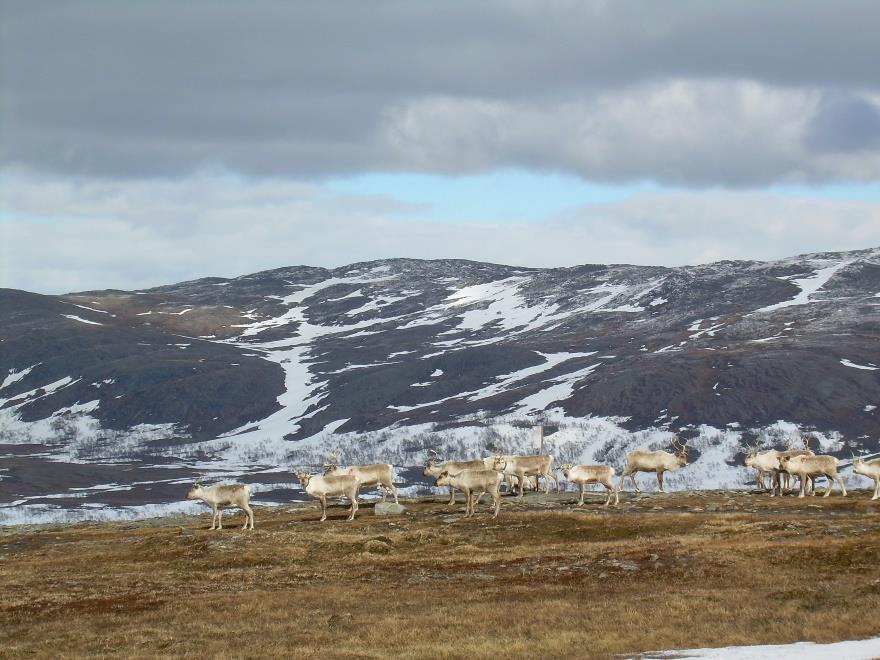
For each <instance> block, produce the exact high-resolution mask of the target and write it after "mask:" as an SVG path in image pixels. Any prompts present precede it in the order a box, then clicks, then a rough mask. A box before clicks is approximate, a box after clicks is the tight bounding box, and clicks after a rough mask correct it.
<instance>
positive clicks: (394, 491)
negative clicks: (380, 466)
mask: <svg viewBox="0 0 880 660" xmlns="http://www.w3.org/2000/svg"><path fill="white" fill-rule="evenodd" d="M388 488H390V489H391V493H392V494H393V495H394V503H395V504H399V502H398V501H397V486H395V485H394V484H388Z"/></svg>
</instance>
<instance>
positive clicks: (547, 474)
mask: <svg viewBox="0 0 880 660" xmlns="http://www.w3.org/2000/svg"><path fill="white" fill-rule="evenodd" d="M544 478H545V479H546V480H547V494H548V495H549V494H550V480H551V479H553V483H555V484H556V492H557V493H558V492H559V479H557V478H556V475H555V474H553V472H552V471H550V472H545V473H544Z"/></svg>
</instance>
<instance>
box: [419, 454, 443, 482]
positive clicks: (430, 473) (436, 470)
mask: <svg viewBox="0 0 880 660" xmlns="http://www.w3.org/2000/svg"><path fill="white" fill-rule="evenodd" d="M440 465H442V461H441V460H440V458H439V457H438V456H437V452H436V451H434V450H433V449H429V450H428V460H426V461H425V469H424V470H423V471H422V474H423V475H424V476H426V477H437V476H439V474H440V472H441V470H440Z"/></svg>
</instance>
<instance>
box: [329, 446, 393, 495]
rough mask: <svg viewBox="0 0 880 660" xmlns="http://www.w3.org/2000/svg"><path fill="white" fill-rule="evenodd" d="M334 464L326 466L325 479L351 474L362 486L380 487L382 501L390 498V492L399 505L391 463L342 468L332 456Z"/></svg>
mask: <svg viewBox="0 0 880 660" xmlns="http://www.w3.org/2000/svg"><path fill="white" fill-rule="evenodd" d="M331 458H332V460H333V462H331V463H325V464H324V476H325V477H338V476H341V475H346V474H349V475H351V476H353V477H356V478H357V480H358V481H359V482H360V484H361V486H378V487H379V489H380V490H381V491H382V501H383V502H384V501H385V499H386V498H387V497H388V491H389V490H391V493H392V494H393V495H394V503H395V504H397V503H398V502H397V487H396V486H395V485H394V483H393V482H392V479H393V478H394V466H393V465H391V464H389V463H373V464H371V465H351V466H349V467H340V466H339V465H337V464H336V456H335V455H331Z"/></svg>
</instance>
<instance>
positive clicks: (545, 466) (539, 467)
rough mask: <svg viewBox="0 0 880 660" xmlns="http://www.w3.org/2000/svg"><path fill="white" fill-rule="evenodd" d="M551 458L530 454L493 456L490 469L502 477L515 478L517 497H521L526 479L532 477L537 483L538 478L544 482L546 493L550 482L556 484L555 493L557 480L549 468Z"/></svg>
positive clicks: (549, 456) (544, 455)
mask: <svg viewBox="0 0 880 660" xmlns="http://www.w3.org/2000/svg"><path fill="white" fill-rule="evenodd" d="M552 465H553V456H551V455H550V454H532V455H529V456H500V455H499V456H493V457H492V469H493V470H497V471H498V472H501V473H502V474H503V475H504V476H508V475H509V476H513V477H516V479H517V481H518V482H519V486H520V487H519V495H518V496H519V497H522V496H523V493H524V492H525V488H524V487H523V486H524V484H525V482H526V477H529V476H534V477H535V481H536V482H537V478H538V476H541V477H544V479H545V480H546V484H547V485H546V487H545V491H544V492H546V493H549V492H550V480H551V479H552V480H553V481H554V483H555V484H556V492H557V493H558V492H559V479H557V478H556V475H554V474H553V471H552V470H551V466H552Z"/></svg>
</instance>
